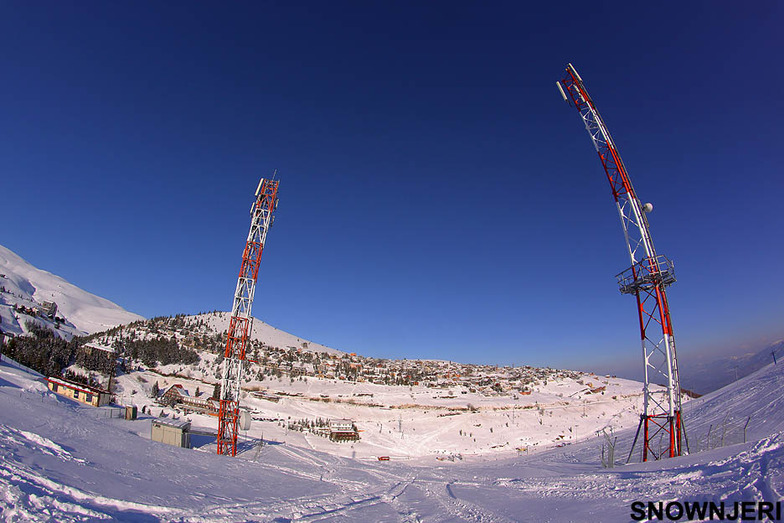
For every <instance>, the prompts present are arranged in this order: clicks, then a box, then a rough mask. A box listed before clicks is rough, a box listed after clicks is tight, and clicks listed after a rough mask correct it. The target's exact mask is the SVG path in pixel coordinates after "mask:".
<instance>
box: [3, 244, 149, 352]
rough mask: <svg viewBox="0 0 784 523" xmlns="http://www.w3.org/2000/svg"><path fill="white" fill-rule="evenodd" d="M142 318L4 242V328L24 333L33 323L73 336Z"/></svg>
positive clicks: (65, 335)
mask: <svg viewBox="0 0 784 523" xmlns="http://www.w3.org/2000/svg"><path fill="white" fill-rule="evenodd" d="M53 305H54V306H53ZM140 319H143V318H142V317H141V316H139V315H138V314H134V313H132V312H128V311H126V310H125V309H123V308H122V307H120V306H119V305H117V304H116V303H112V302H111V301H109V300H107V299H105V298H101V297H99V296H96V295H95V294H91V293H89V292H87V291H85V290H82V289H80V288H79V287H77V286H75V285H73V284H71V283H69V282H67V281H66V280H64V279H63V278H61V277H60V276H56V275H54V274H52V273H50V272H47V271H43V270H41V269H38V268H36V267H34V266H33V265H31V264H30V263H28V262H27V261H26V260H24V259H23V258H21V257H20V256H18V255H17V254H16V253H14V252H12V251H11V250H9V249H7V248H6V247H3V246H2V245H0V331H2V332H5V333H6V334H11V335H16V334H23V333H26V332H28V330H29V329H28V326H27V324H28V323H29V324H34V325H39V326H42V327H45V328H48V329H51V330H52V331H54V332H56V333H57V335H58V336H60V337H63V338H68V339H70V338H71V337H73V336H83V335H85V334H90V333H93V332H98V331H103V330H106V329H108V328H110V327H113V326H115V325H120V324H122V323H130V322H133V321H137V320H140Z"/></svg>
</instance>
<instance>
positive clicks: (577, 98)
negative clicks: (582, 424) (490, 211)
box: [556, 64, 688, 461]
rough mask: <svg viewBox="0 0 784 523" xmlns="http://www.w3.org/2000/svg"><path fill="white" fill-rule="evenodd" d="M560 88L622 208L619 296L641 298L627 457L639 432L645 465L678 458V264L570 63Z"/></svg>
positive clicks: (680, 423) (681, 426)
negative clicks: (638, 398)
mask: <svg viewBox="0 0 784 523" xmlns="http://www.w3.org/2000/svg"><path fill="white" fill-rule="evenodd" d="M556 84H557V86H558V90H559V91H560V93H561V96H563V99H564V100H565V101H567V102H568V103H571V104H572V105H574V107H576V108H577V110H578V111H579V112H580V116H581V117H582V119H583V123H584V124H585V128H586V130H587V131H588V134H589V135H590V136H591V140H592V141H593V145H594V147H595V148H596V151H597V152H598V153H599V159H600V160H601V162H602V166H603V167H604V171H605V173H606V174H607V180H608V181H609V182H610V189H611V190H612V193H613V197H614V198H615V203H616V206H617V207H618V214H619V215H620V217H621V226H622V227H623V234H624V237H625V238H626V246H627V247H628V251H629V257H630V258H631V267H629V268H628V269H626V270H625V271H623V272H621V273H620V274H618V275H617V278H618V285H619V287H620V290H621V293H623V294H633V295H634V296H635V297H636V298H637V315H638V318H639V322H640V333H641V338H642V356H643V363H644V367H645V371H644V385H643V396H644V407H643V413H642V415H641V416H640V424H639V426H638V427H637V436H635V439H634V444H633V445H632V450H631V452H630V453H629V458H631V453H632V452H633V451H634V445H636V443H637V438H638V437H639V435H640V430H641V429H642V431H643V439H644V443H643V449H642V460H643V461H647V460H648V456H649V455H650V456H652V457H653V459H660V458H663V457H674V456H680V455H681V434H682V431H683V419H682V418H681V388H680V382H679V380H678V361H677V358H676V355H675V338H674V337H673V331H672V320H671V319H670V308H669V306H668V305H667V293H666V290H665V288H666V287H667V286H668V285H670V284H671V283H673V282H675V271H674V265H673V263H672V262H671V261H670V260H669V259H667V257H665V256H663V255H660V254H656V249H654V247H653V240H652V239H651V232H650V228H649V226H648V219H647V217H646V216H645V215H646V213H648V212H650V211H651V210H653V206H652V205H651V204H649V203H647V204H645V205H643V204H642V203H641V202H640V200H639V199H638V198H637V194H636V193H635V192H634V187H632V182H631V179H630V178H629V174H628V173H627V172H626V167H625V166H624V165H623V161H622V160H621V156H620V154H618V149H616V147H615V143H614V142H613V139H612V137H611V136H610V132H609V131H608V130H607V126H606V125H605V124H604V120H602V117H601V116H600V115H599V111H598V110H597V109H596V106H595V105H594V103H593V100H592V99H591V97H590V96H589V95H588V91H587V90H586V89H585V85H583V81H582V78H580V75H579V74H577V71H576V70H575V68H574V67H573V66H572V64H569V65H567V67H566V74H565V75H564V77H563V78H562V79H561V81H560V82H556ZM662 382H663V383H664V384H665V386H666V390H664V391H662V390H660V389H659V390H651V383H662ZM687 444H688V443H687Z"/></svg>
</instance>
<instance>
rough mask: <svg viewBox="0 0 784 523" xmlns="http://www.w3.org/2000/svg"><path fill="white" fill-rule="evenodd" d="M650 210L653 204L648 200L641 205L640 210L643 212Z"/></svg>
mask: <svg viewBox="0 0 784 523" xmlns="http://www.w3.org/2000/svg"><path fill="white" fill-rule="evenodd" d="M652 210H653V204H652V203H650V202H648V203H646V204H645V205H643V206H642V212H644V213H649V212H651V211H652Z"/></svg>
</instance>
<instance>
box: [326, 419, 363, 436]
mask: <svg viewBox="0 0 784 523" xmlns="http://www.w3.org/2000/svg"><path fill="white" fill-rule="evenodd" d="M329 439H331V440H332V441H358V440H359V431H358V430H357V427H356V425H354V421H353V420H350V419H331V420H329Z"/></svg>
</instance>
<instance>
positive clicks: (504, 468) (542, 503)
mask: <svg viewBox="0 0 784 523" xmlns="http://www.w3.org/2000/svg"><path fill="white" fill-rule="evenodd" d="M782 385H784V366H782V365H778V366H774V365H770V366H768V367H765V368H764V369H762V370H760V371H758V372H757V373H755V374H753V375H751V376H748V377H746V378H744V379H743V380H741V381H739V382H737V383H735V384H733V385H731V386H729V387H726V388H724V389H722V390H719V391H716V392H714V393H712V394H710V395H708V396H705V397H703V398H700V399H699V400H695V401H691V402H689V403H688V404H687V405H686V406H685V408H684V417H685V419H686V424H687V428H688V429H689V431H690V435H691V434H694V436H691V437H692V438H696V437H697V436H696V435H697V434H701V433H702V432H704V431H706V430H708V429H710V430H712V428H713V427H726V426H727V425H728V421H727V420H728V418H729V416H728V414H731V416H733V417H735V418H737V419H739V420H743V421H744V422H745V423H746V425H745V428H746V438H747V442H746V443H737V444H732V445H726V446H723V447H718V448H713V449H709V450H706V451H704V452H694V453H692V454H691V455H689V456H684V457H682V458H676V459H669V460H663V461H660V462H648V463H644V464H639V463H638V464H632V465H625V466H621V465H620V464H619V465H618V466H617V467H616V468H612V469H606V468H602V466H601V456H600V450H599V448H600V445H601V440H600V439H598V438H596V437H592V438H588V439H585V440H583V441H581V442H576V443H574V444H572V445H569V446H566V447H562V448H554V449H549V450H543V451H537V452H534V453H531V454H527V455H526V454H522V455H519V456H511V457H510V456H507V455H505V454H500V455H498V454H481V455H477V456H474V457H471V458H469V459H465V460H463V461H455V462H448V461H437V460H435V459H434V457H433V456H432V455H427V456H423V455H420V456H408V459H405V456H402V455H401V456H400V457H399V458H400V459H392V460H390V461H383V462H381V461H377V460H373V459H361V457H360V456H356V457H354V458H351V457H346V456H337V455H334V454H328V453H326V452H321V451H320V450H318V449H317V448H308V447H306V446H303V445H301V443H302V442H296V445H295V444H294V443H295V442H293V441H284V440H283V439H282V438H281V437H280V434H277V435H268V433H267V432H265V434H264V439H265V441H266V442H267V444H266V445H265V446H264V447H261V448H259V447H257V445H256V443H257V441H255V440H253V439H252V438H249V439H243V441H242V444H241V452H240V455H239V457H238V458H235V459H231V458H225V457H222V456H216V455H215V454H214V450H212V451H211V447H210V444H209V443H206V444H202V445H201V447H200V449H201V450H203V452H200V451H199V449H196V450H194V449H180V448H174V447H169V446H166V445H162V444H159V443H154V442H152V441H150V440H149V439H148V438H149V431H150V418H149V417H144V416H143V417H142V419H140V420H136V421H125V420H123V419H118V418H111V417H107V412H108V410H107V409H105V408H104V409H94V408H90V407H86V406H81V405H77V404H75V403H74V402H72V401H70V400H66V399H64V398H62V397H59V396H55V395H53V394H51V393H49V392H48V391H47V390H46V388H45V387H44V385H43V383H42V382H41V379H40V377H37V376H35V375H33V374H31V373H28V372H26V371H24V370H22V369H19V368H17V367H16V366H14V365H12V364H11V363H10V362H7V361H4V362H3V363H2V364H0V456H2V460H0V483H1V484H2V491H1V493H0V514H1V515H2V518H3V519H4V520H6V521H93V520H102V519H103V520H118V521H158V520H164V521H205V522H208V521H363V522H366V521H433V522H435V521H477V522H478V521H499V522H502V521H618V520H624V521H629V520H630V519H631V504H632V502H634V501H662V502H668V501H680V502H685V501H694V502H707V501H716V502H719V501H724V502H727V503H731V502H734V501H766V502H776V501H781V500H782V493H784V434H783V433H782V431H784V408H783V407H784V405H782V401H784V400H783V399H782V395H781V392H780V391H781V389H782ZM282 401H285V400H281V402H282ZM313 404H314V405H316V403H313ZM392 412H394V411H392ZM394 414H398V413H397V412H394ZM560 415H561V414H560V412H558V411H556V412H555V413H554V414H553V417H554V418H556V417H558V416H560ZM394 417H396V416H393V419H392V421H394ZM447 419H449V418H447ZM406 423H407V422H406V421H405V419H404V421H403V425H404V426H405V424H406ZM410 423H414V422H413V421H411V422H410ZM427 423H428V424H431V425H433V424H439V423H442V424H445V423H447V422H446V421H443V418H433V419H430V420H428V421H427ZM529 423H530V420H527V421H526V422H525V423H524V424H523V423H522V422H521V426H520V427H519V431H520V432H521V433H525V432H526V431H527V430H529V429H530V428H531V427H530V426H527V425H528V424H529ZM534 423H536V422H534ZM392 424H393V425H395V424H394V423H392ZM413 428H414V427H412V429H413ZM368 432H370V431H368ZM382 432H383V430H382ZM363 434H364V433H363ZM297 435H298V436H300V437H303V438H304V436H302V435H301V434H297ZM615 435H616V436H618V444H617V447H618V449H619V451H618V453H617V454H616V458H617V460H616V461H618V462H620V461H624V460H625V455H626V453H627V452H628V448H629V445H630V442H631V440H632V439H633V436H634V428H631V429H625V430H619V431H617V432H616V434H615ZM283 436H286V435H285V434H283ZM288 436H292V434H291V433H289V434H288ZM205 438H206V437H205ZM309 438H310V437H309ZM313 438H316V437H315V436H314V437H313ZM363 438H364V435H363ZM408 438H410V439H411V440H412V441H416V440H417V438H418V435H415V433H414V431H413V430H412V431H411V433H410V434H409V435H408ZM402 441H403V442H405V441H406V438H405V437H404V438H402ZM378 444H380V443H378ZM396 445H397V443H395V446H386V447H384V449H385V451H387V452H388V453H389V454H393V455H394V454H395V452H394V451H395V448H396ZM401 445H402V443H401ZM412 445H413V444H412ZM345 448H350V447H345ZM401 448H404V449H405V448H406V446H405V445H403V446H402V447H401ZM408 448H412V447H408ZM621 451H623V452H621ZM401 454H405V452H401ZM622 458H623V459H622Z"/></svg>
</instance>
